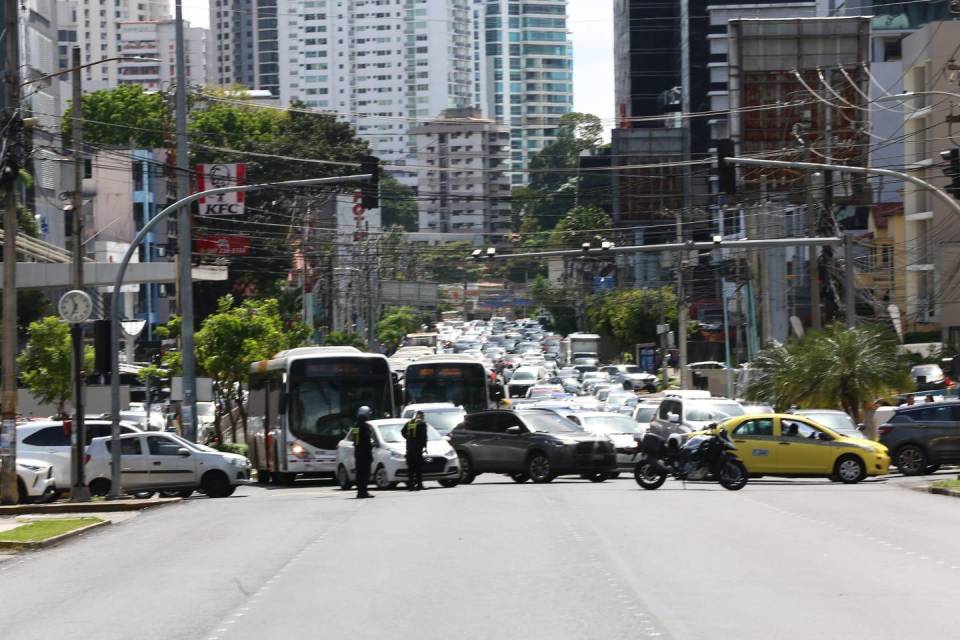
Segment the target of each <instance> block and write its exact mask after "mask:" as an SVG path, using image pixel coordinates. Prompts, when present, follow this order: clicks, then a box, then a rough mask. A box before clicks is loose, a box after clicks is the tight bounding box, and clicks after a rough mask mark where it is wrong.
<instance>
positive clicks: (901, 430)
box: [880, 401, 960, 476]
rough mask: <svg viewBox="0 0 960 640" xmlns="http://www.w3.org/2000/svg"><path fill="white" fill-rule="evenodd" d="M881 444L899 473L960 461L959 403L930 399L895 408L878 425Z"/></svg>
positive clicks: (925, 470) (920, 471)
mask: <svg viewBox="0 0 960 640" xmlns="http://www.w3.org/2000/svg"><path fill="white" fill-rule="evenodd" d="M880 444H883V445H885V446H886V447H887V449H889V450H890V461H891V462H892V463H893V464H895V465H896V466H897V468H898V469H899V470H900V473H902V474H904V475H908V476H916V475H921V474H924V473H933V472H934V471H936V470H937V469H938V468H939V467H940V465H941V464H956V463H960V402H956V401H954V402H930V403H924V404H917V405H914V406H911V407H903V408H901V409H897V411H896V413H894V414H893V416H891V417H890V420H888V421H887V423H886V424H883V425H881V426H880Z"/></svg>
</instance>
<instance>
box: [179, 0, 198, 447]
mask: <svg viewBox="0 0 960 640" xmlns="http://www.w3.org/2000/svg"><path fill="white" fill-rule="evenodd" d="M175 7H176V8H175V11H176V13H175V16H174V17H175V23H174V26H175V38H176V47H177V62H176V71H177V89H176V95H175V111H176V127H177V199H178V200H182V199H184V198H186V197H187V196H188V195H190V160H189V158H188V157H187V63H186V58H185V55H186V52H185V51H184V42H183V41H184V37H183V0H176V5H175ZM190 226H191V225H190V205H187V206H184V207H181V209H180V211H178V212H177V254H178V257H179V259H180V262H179V268H180V274H179V280H180V282H179V287H178V288H179V292H180V320H181V322H180V352H181V357H182V362H183V402H182V403H181V405H180V422H181V424H182V425H183V436H184V437H185V438H186V439H187V440H190V441H191V442H196V440H197V412H196V411H195V408H196V402H197V377H196V375H197V374H196V355H195V353H194V344H193V239H192V234H191V232H190Z"/></svg>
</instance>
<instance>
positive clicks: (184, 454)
mask: <svg viewBox="0 0 960 640" xmlns="http://www.w3.org/2000/svg"><path fill="white" fill-rule="evenodd" d="M177 455H178V456H180V457H181V458H189V457H190V449H187V448H186V447H180V448H179V449H177Z"/></svg>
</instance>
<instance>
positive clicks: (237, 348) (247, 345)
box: [196, 295, 309, 441]
mask: <svg viewBox="0 0 960 640" xmlns="http://www.w3.org/2000/svg"><path fill="white" fill-rule="evenodd" d="M308 335H309V331H308V329H307V328H306V327H305V326H303V325H302V324H300V323H297V324H295V325H293V326H288V325H287V324H286V323H285V322H284V321H283V319H282V318H281V316H280V305H279V303H278V302H277V300H276V299H275V298H269V299H265V300H247V301H245V302H243V303H241V304H239V305H237V304H235V301H234V299H233V296H230V295H227V296H223V297H222V298H220V300H218V301H217V312H216V313H213V314H211V315H209V316H207V318H206V319H205V320H204V321H203V325H202V326H201V328H200V330H199V331H198V332H197V334H196V352H197V362H198V364H200V366H202V368H203V370H204V371H205V372H206V373H207V375H208V376H210V377H211V378H212V379H213V384H214V389H215V393H216V395H217V397H218V398H220V399H221V402H220V403H218V406H217V415H216V417H215V422H214V424H215V428H216V430H217V437H218V439H219V440H221V441H222V437H221V436H222V434H221V431H220V418H221V415H227V416H228V418H229V420H230V426H231V430H232V435H233V439H234V441H236V426H237V425H236V419H235V416H234V413H233V409H234V408H236V410H237V413H238V414H239V417H240V422H241V425H242V427H243V435H244V440H246V435H247V412H246V407H245V406H244V404H243V390H242V385H243V383H244V382H246V380H247V376H248V373H249V371H250V365H251V364H252V363H254V362H257V361H259V360H267V359H269V358H271V357H273V356H274V354H276V353H277V352H279V351H282V350H284V349H290V348H293V347H298V346H301V345H302V344H304V343H305V342H306V339H307V336H308Z"/></svg>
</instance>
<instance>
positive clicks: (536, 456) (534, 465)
mask: <svg viewBox="0 0 960 640" xmlns="http://www.w3.org/2000/svg"><path fill="white" fill-rule="evenodd" d="M527 473H528V474H529V475H530V479H531V480H533V481H534V482H536V483H538V484H542V483H544V482H550V481H551V480H553V478H554V475H553V470H552V467H551V465H550V458H548V457H547V455H546V454H545V453H540V452H539V451H535V452H534V453H532V454H530V458H529V459H527Z"/></svg>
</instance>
